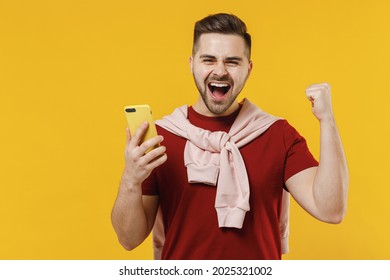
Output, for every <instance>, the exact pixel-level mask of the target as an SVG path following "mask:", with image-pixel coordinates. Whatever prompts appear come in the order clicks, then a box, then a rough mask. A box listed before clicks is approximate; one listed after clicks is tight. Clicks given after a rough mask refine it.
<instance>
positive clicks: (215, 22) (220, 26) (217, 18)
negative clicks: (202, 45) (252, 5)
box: [192, 13, 252, 59]
mask: <svg viewBox="0 0 390 280" xmlns="http://www.w3.org/2000/svg"><path fill="white" fill-rule="evenodd" d="M205 33H220V34H232V35H238V36H240V37H242V38H243V39H244V41H245V45H246V47H247V48H248V59H249V58H250V56H251V45H252V41H251V35H249V33H248V32H247V29H246V25H245V23H244V22H243V21H242V20H241V19H239V18H238V17H237V16H235V15H232V14H225V13H220V14H214V15H209V16H207V17H205V18H204V19H202V20H200V21H198V22H196V23H195V28H194V43H193V46H192V54H195V53H196V48H197V46H196V45H197V43H198V40H199V38H200V36H201V35H202V34H205Z"/></svg>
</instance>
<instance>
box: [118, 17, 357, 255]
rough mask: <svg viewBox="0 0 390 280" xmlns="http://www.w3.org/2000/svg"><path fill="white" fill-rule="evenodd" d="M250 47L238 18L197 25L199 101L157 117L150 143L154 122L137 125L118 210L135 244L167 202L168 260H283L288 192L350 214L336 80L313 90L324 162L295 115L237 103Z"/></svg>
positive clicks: (324, 214) (327, 217) (319, 209)
mask: <svg viewBox="0 0 390 280" xmlns="http://www.w3.org/2000/svg"><path fill="white" fill-rule="evenodd" d="M250 53H251V37H250V35H249V34H248V33H247V31H246V26H245V24H244V23H243V22H242V21H241V20H240V19H239V18H237V17H236V16H234V15H228V14H216V15H211V16H208V17H206V18H204V19H202V20H201V21H199V22H197V23H196V25H195V32H194V44H193V52H192V57H191V58H190V65H191V69H192V73H193V76H194V80H195V84H196V86H197V88H198V90H199V93H200V96H199V99H198V101H197V102H196V104H194V105H193V106H192V107H187V106H183V107H180V108H178V109H176V110H175V111H174V113H173V114H172V115H169V116H167V117H165V118H163V119H162V120H161V121H159V122H157V124H158V126H157V130H158V133H159V136H157V137H155V138H153V139H150V140H148V141H146V142H144V143H141V139H142V136H143V134H144V133H145V131H146V129H147V124H144V125H142V126H141V127H140V128H139V129H138V131H137V132H136V133H135V135H130V133H129V131H128V130H127V146H126V151H125V158H126V165H125V168H124V171H123V176H122V180H121V184H120V187H119V192H118V196H117V199H116V202H115V205H114V208H113V211H112V223H113V226H114V229H115V231H116V233H117V235H118V238H119V242H120V243H121V244H122V245H123V247H125V248H126V249H128V250H131V249H133V248H135V247H137V246H138V245H139V244H140V243H142V242H143V241H144V240H145V238H146V237H147V236H148V235H149V234H150V232H151V230H152V228H153V225H154V222H155V218H156V214H157V211H158V209H159V207H160V209H161V214H162V221H163V228H164V233H165V242H164V246H163V249H162V255H161V258H162V259H281V254H282V251H283V250H284V249H285V248H284V244H282V243H283V240H282V239H283V237H285V236H283V232H281V228H283V226H284V228H285V226H286V225H283V221H284V222H286V219H285V217H283V215H285V210H286V209H284V210H283V208H282V207H283V203H284V202H283V201H284V200H283V192H284V190H286V191H288V192H289V193H290V194H291V195H292V196H293V197H294V199H295V200H296V201H297V202H298V203H299V204H300V205H301V206H302V207H303V208H304V209H305V210H306V211H307V212H309V213H310V214H311V215H312V216H314V217H315V218H317V219H319V220H321V221H325V222H328V223H339V222H341V220H342V219H343V217H344V214H345V211H346V200H347V188H348V180H349V179H348V169H347V163H346V159H345V156H344V152H343V148H342V144H341V140H340V137H339V134H338V131H337V128H336V124H335V120H334V116H333V113H332V106H331V97H330V89H329V86H328V85H327V84H317V85H313V86H310V87H309V88H308V89H307V91H306V94H307V97H308V99H309V100H310V101H311V103H312V111H313V114H314V115H315V117H316V118H317V119H318V120H319V122H320V133H321V137H320V139H321V140H320V141H321V150H320V162H319V163H318V162H317V161H316V160H315V159H314V158H313V157H312V155H311V154H310V152H309V150H308V148H307V145H306V142H305V140H304V138H303V137H301V136H300V135H299V134H298V132H297V131H296V130H295V129H294V128H293V127H291V126H290V125H289V124H288V122H287V121H285V120H281V119H278V118H276V117H273V116H271V115H269V114H267V113H265V112H263V111H261V110H260V109H259V108H257V107H256V106H255V105H253V104H252V103H250V102H249V100H244V101H243V102H242V103H239V102H238V101H237V97H238V95H239V93H240V92H241V90H242V89H243V87H244V85H245V82H246V80H247V79H248V77H249V75H250V73H251V70H252V62H251V60H250ZM163 140H164V141H163ZM157 144H161V145H160V146H159V147H158V148H155V149H154V150H152V151H151V152H149V153H145V152H146V150H148V148H150V147H153V146H155V145H157ZM284 207H286V205H284ZM287 207H288V205H287Z"/></svg>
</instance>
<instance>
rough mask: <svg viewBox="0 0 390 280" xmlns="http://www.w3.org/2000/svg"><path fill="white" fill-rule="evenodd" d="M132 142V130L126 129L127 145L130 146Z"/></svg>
mask: <svg viewBox="0 0 390 280" xmlns="http://www.w3.org/2000/svg"><path fill="white" fill-rule="evenodd" d="M130 141H131V134H130V129H129V128H128V127H126V145H129V143H130Z"/></svg>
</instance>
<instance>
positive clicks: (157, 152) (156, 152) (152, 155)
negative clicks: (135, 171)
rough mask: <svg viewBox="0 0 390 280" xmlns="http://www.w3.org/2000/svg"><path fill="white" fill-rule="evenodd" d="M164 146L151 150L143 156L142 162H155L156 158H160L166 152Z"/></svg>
mask: <svg viewBox="0 0 390 280" xmlns="http://www.w3.org/2000/svg"><path fill="white" fill-rule="evenodd" d="M166 150H167V149H166V148H165V146H159V147H157V148H155V149H153V150H151V151H150V152H149V153H147V154H145V155H144V156H143V160H144V161H145V163H146V164H149V163H150V162H152V161H154V160H156V159H157V158H158V157H160V156H162V155H163V154H164V153H165V152H166Z"/></svg>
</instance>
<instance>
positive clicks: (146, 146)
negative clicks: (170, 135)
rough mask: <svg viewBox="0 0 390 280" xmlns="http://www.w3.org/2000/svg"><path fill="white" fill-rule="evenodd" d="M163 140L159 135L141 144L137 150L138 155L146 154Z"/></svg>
mask: <svg viewBox="0 0 390 280" xmlns="http://www.w3.org/2000/svg"><path fill="white" fill-rule="evenodd" d="M163 140H164V138H163V137H162V136H161V135H158V136H155V137H153V138H150V139H149V140H147V141H145V142H143V143H142V144H141V145H140V146H139V149H138V155H139V156H142V155H144V154H145V153H146V151H147V150H149V149H150V148H153V147H155V146H158V145H159V144H160V143H161V142H162V141H163Z"/></svg>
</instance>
